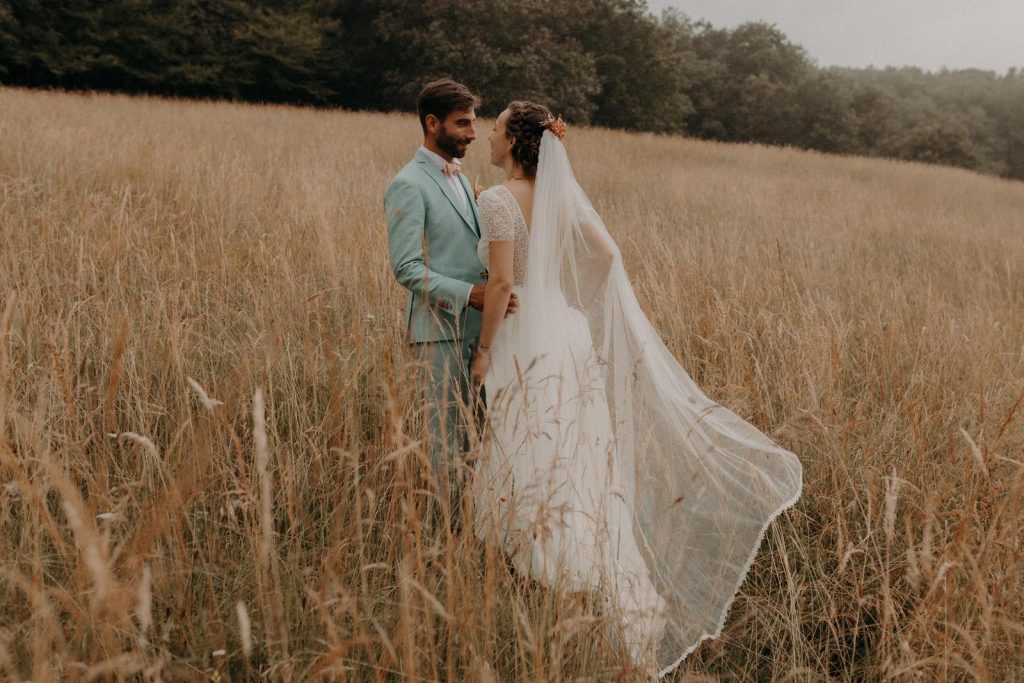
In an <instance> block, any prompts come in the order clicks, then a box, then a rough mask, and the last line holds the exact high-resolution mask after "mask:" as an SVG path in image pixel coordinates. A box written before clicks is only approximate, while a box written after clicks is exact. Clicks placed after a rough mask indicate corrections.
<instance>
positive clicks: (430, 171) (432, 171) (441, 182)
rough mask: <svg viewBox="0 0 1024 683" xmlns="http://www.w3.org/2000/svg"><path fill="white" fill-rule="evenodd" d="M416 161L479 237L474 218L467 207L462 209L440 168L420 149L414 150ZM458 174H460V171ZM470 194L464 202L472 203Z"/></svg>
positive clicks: (467, 225)
mask: <svg viewBox="0 0 1024 683" xmlns="http://www.w3.org/2000/svg"><path fill="white" fill-rule="evenodd" d="M416 161H418V162H419V164H420V168H422V169H423V172H424V173H426V174H427V175H428V176H430V177H431V178H432V179H433V180H434V182H435V183H437V186H438V187H439V188H441V192H443V193H444V196H445V197H447V198H448V201H449V202H451V205H452V208H453V209H455V212H456V213H457V214H459V217H460V218H461V219H462V221H463V222H464V223H465V224H466V227H467V228H469V229H470V230H472V231H473V234H474V235H477V237H479V234H478V233H477V231H476V228H475V226H474V220H473V218H472V215H471V214H468V213H467V211H468V210H469V209H468V208H467V209H466V210H463V208H462V202H460V201H459V199H458V197H456V196H455V193H454V192H452V186H451V185H449V184H448V179H447V178H445V176H444V173H442V172H441V169H439V168H438V167H437V166H435V165H434V162H433V161H431V160H430V158H429V157H428V156H427V155H426V154H424V153H423V152H421V151H419V152H416ZM459 175H462V174H461V173H460V174H459ZM462 186H463V187H465V186H466V185H465V183H463V185H462ZM472 196H473V195H472V193H470V194H468V196H467V202H466V204H468V205H472V201H469V198H470V197H472Z"/></svg>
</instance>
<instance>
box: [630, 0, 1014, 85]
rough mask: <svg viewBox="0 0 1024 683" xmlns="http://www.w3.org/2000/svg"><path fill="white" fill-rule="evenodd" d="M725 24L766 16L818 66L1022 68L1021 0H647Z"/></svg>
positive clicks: (655, 9) (653, 6)
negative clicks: (801, 47) (805, 51)
mask: <svg viewBox="0 0 1024 683" xmlns="http://www.w3.org/2000/svg"><path fill="white" fill-rule="evenodd" d="M647 5H648V7H650V9H651V11H652V12H654V13H655V14H661V11H662V10H663V9H665V8H666V7H676V8H677V9H679V10H680V11H682V12H683V14H685V15H687V16H688V17H690V18H692V19H707V20H708V21H709V22H711V24H713V25H714V26H717V27H722V28H732V27H734V26H736V25H737V24H741V23H743V22H745V21H766V22H768V23H771V24H775V26H776V27H777V28H778V29H779V30H780V31H782V32H783V33H785V34H786V36H787V37H788V38H789V39H790V41H791V42H794V43H796V44H798V45H801V46H803V48H804V49H805V50H807V54H808V55H810V56H811V58H813V59H815V60H817V62H818V65H819V66H832V65H838V66H858V67H865V66H871V65H874V66H876V67H884V66H907V65H909V66H919V67H921V68H922V69H927V70H929V71H936V70H938V69H941V68H942V67H943V66H946V67H948V68H950V69H967V68H978V69H988V70H992V71H996V72H998V73H1000V74H1002V73H1006V70H1007V69H1008V68H1010V67H1011V66H1016V67H1024V0H647Z"/></svg>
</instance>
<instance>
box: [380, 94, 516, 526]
mask: <svg viewBox="0 0 1024 683" xmlns="http://www.w3.org/2000/svg"><path fill="white" fill-rule="evenodd" d="M478 106H480V98H479V97H477V96H476V95H474V94H473V93H472V92H471V91H470V90H469V88H467V87H466V86H465V85H463V84H462V83H458V82H457V81H454V80H452V79H450V78H443V79H440V80H436V81H432V82H430V83H427V84H426V85H424V86H423V88H422V90H421V91H420V94H419V96H418V97H417V98H416V109H417V113H418V114H419V120H420V126H421V127H422V129H423V144H422V146H421V147H420V148H419V149H418V150H417V151H416V154H415V156H414V157H413V159H412V161H410V162H409V163H408V164H406V165H405V166H404V167H403V168H402V170H400V171H399V172H398V174H397V175H396V176H395V177H394V179H393V180H392V181H391V183H390V184H389V185H388V188H387V190H386V191H385V193H384V211H385V214H386V215H387V224H388V250H389V252H390V257H391V268H392V270H393V272H394V274H395V279H396V280H398V283H399V284H400V285H402V286H403V287H405V288H406V289H408V290H409V304H408V310H407V314H406V323H405V328H406V339H407V341H408V342H409V344H410V345H411V347H412V351H413V354H414V356H415V357H416V359H417V360H418V361H419V362H420V366H421V368H422V373H423V379H424V381H425V384H426V391H427V405H426V410H427V420H428V431H429V437H428V442H427V453H428V456H429V458H430V461H431V465H432V466H433V469H434V474H435V476H436V477H437V481H438V485H439V487H440V488H441V491H440V493H441V495H442V499H447V500H448V501H449V503H450V504H451V505H453V506H454V505H455V504H456V503H457V502H458V496H459V494H460V490H459V489H460V486H459V479H460V477H459V476H458V475H459V470H460V468H459V467H458V465H459V464H461V461H462V458H463V455H464V454H465V452H466V449H467V447H468V436H467V429H466V424H465V418H464V415H465V410H464V409H460V408H461V407H464V406H474V405H476V404H477V401H476V400H475V397H474V396H473V392H474V391H475V389H474V387H473V384H472V382H471V381H470V379H469V367H470V363H471V362H472V357H473V352H474V350H475V348H476V343H477V340H478V337H479V336H480V324H481V313H480V311H481V310H482V309H483V303H484V292H485V287H486V285H485V283H486V280H487V273H486V271H485V270H484V267H483V265H482V264H481V262H480V258H479V257H478V256H477V242H479V240H480V219H479V216H478V214H477V207H476V201H475V199H474V194H473V190H472V188H471V186H470V184H469V182H468V181H467V179H466V178H465V176H464V174H463V173H462V172H461V159H462V157H463V156H465V154H466V150H467V148H468V147H469V145H470V143H472V142H473V140H474V139H476V129H475V128H474V121H475V120H476V108H477V107H478ZM516 305H517V302H516V301H515V300H512V301H510V303H509V312H512V311H514V309H515V307H516ZM452 509H453V511H454V510H457V507H453V508H452ZM453 521H456V520H453Z"/></svg>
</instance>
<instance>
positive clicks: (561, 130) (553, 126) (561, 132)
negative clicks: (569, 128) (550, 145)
mask: <svg viewBox="0 0 1024 683" xmlns="http://www.w3.org/2000/svg"><path fill="white" fill-rule="evenodd" d="M544 126H545V127H546V128H547V129H548V130H550V131H551V132H552V133H554V134H555V135H556V136H557V137H558V139H559V140H562V139H564V138H565V130H566V125H565V121H563V120H562V115H561V114H559V115H558V118H557V119H556V118H552V117H550V116H549V117H548V120H547V123H545V124H544Z"/></svg>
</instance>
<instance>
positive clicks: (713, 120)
mask: <svg viewBox="0 0 1024 683" xmlns="http://www.w3.org/2000/svg"><path fill="white" fill-rule="evenodd" d="M441 75H450V76H453V77H455V78H457V79H460V80H462V81H464V82H466V83H467V84H469V85H470V86H471V87H472V88H474V89H475V90H476V91H477V92H479V93H480V94H481V95H482V96H483V98H484V105H483V113H484V114H490V115H493V114H495V113H497V111H499V110H500V109H501V108H502V107H503V106H504V104H505V103H507V102H508V101H509V100H511V99H514V98H526V99H535V100H538V101H541V102H544V103H546V104H548V105H549V106H550V107H551V108H552V109H554V110H555V111H557V112H560V113H562V114H563V115H564V116H565V118H566V119H567V120H569V121H572V122H576V123H581V124H593V125H599V126H607V127H612V128H624V129H628V130H637V131H652V132H658V133H680V134H685V135H691V136H695V137H700V138H705V139H712V140H726V141H743V142H762V143H768V144H778V145H792V146H796V147H802V148H809V149H817V150H822V151H826V152H833V153H843V154H860V155H869V156H884V157H892V158H899V159H909V160H917V161H925V162H931V163H941V164H951V165H955V166H961V167H964V168H970V169H974V170H978V171H981V172H985V173H991V174H995V175H1001V176H1005V177H1011V178H1017V179H1024V125H1022V124H1024V71H1021V70H1018V69H1010V70H1009V71H1008V72H1007V73H1006V74H1003V75H1000V74H996V73H994V72H991V71H979V70H962V71H942V72H939V73H932V72H925V71H922V70H920V69H916V68H902V69H884V70H879V69H843V68H828V69H823V68H819V67H818V66H817V65H816V64H815V63H814V61H813V60H811V59H810V58H809V57H808V55H807V54H806V52H805V51H804V50H803V49H802V48H801V47H800V46H799V45H795V44H793V43H792V42H790V41H789V40H788V39H787V37H786V36H785V35H784V34H783V33H782V32H781V31H779V30H778V29H777V28H775V27H774V26H772V25H769V24H765V23H760V22H752V23H747V24H743V25H741V26H738V27H736V28H734V29H723V28H716V27H714V26H712V25H710V24H708V23H706V22H699V21H693V20H691V19H689V18H687V17H686V16H684V15H682V14H680V13H678V12H666V13H664V14H663V15H662V16H660V17H655V16H653V15H652V14H650V12H649V11H648V9H647V7H646V5H645V3H644V2H643V1H642V0H574V1H573V2H561V1H558V0H458V1H457V2H456V1H455V0H201V1H200V0H152V1H148V2H143V1H142V0H64V1H62V2H59V3H55V2H52V0H0V82H2V83H6V84H10V85H19V86H27V87H56V88H64V89H71V90H77V89H88V90H107V91H118V92H128V93H153V94H160V95H174V96H183V97H202V98H218V99H220V98H223V99H238V100H246V101H259V102H280V103H292V104H305V105H313V106H334V107H344V108H348V109H374V110H395V109H399V110H409V109H411V107H412V103H413V101H414V98H415V94H416V92H417V91H418V89H419V87H420V85H421V84H422V83H423V82H424V81H426V80H428V79H431V78H434V77H437V76H441Z"/></svg>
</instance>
